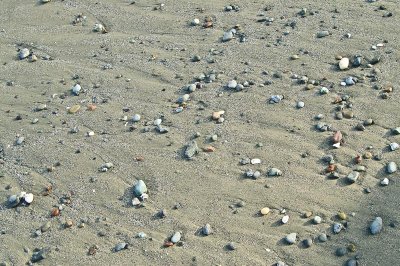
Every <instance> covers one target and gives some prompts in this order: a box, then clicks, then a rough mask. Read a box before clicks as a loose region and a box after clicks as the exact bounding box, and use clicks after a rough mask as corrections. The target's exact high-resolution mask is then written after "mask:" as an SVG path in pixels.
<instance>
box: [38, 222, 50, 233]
mask: <svg viewBox="0 0 400 266" xmlns="http://www.w3.org/2000/svg"><path fill="white" fill-rule="evenodd" d="M51 225H52V224H51V221H47V222H46V223H44V224H43V225H42V226H41V227H40V231H42V233H44V232H47V231H49V230H50V228H51Z"/></svg>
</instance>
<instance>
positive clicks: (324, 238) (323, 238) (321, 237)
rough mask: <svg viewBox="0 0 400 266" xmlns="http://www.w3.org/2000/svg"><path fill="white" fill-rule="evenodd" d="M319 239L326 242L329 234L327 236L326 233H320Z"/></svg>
mask: <svg viewBox="0 0 400 266" xmlns="http://www.w3.org/2000/svg"><path fill="white" fill-rule="evenodd" d="M318 240H319V241H320V242H326V241H328V236H327V235H326V234H320V235H319V236H318Z"/></svg>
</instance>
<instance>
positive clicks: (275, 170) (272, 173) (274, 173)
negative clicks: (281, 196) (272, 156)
mask: <svg viewBox="0 0 400 266" xmlns="http://www.w3.org/2000/svg"><path fill="white" fill-rule="evenodd" d="M281 175H282V171H281V170H279V169H278V168H271V169H269V171H268V176H281Z"/></svg>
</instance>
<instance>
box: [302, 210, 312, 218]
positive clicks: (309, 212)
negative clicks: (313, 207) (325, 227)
mask: <svg viewBox="0 0 400 266" xmlns="http://www.w3.org/2000/svg"><path fill="white" fill-rule="evenodd" d="M312 214H313V213H312V211H305V212H304V213H303V217H304V218H310V217H311V215H312Z"/></svg>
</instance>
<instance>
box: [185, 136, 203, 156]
mask: <svg viewBox="0 0 400 266" xmlns="http://www.w3.org/2000/svg"><path fill="white" fill-rule="evenodd" d="M199 151H200V149H199V147H198V146H197V142H196V141H195V140H192V141H189V142H188V144H186V148H185V152H184V155H185V157H186V158H187V159H192V158H193V156H195V155H196V154H197V153H199Z"/></svg>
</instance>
